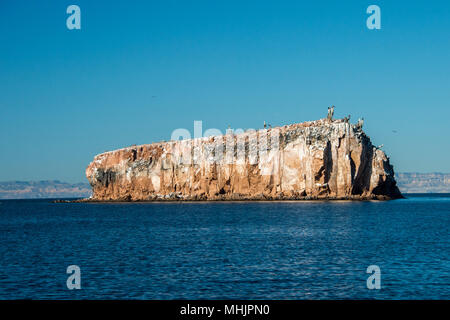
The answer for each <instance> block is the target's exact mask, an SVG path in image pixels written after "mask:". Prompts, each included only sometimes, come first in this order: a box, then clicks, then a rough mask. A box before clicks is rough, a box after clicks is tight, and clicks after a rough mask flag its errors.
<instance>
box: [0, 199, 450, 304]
mask: <svg viewBox="0 0 450 320" xmlns="http://www.w3.org/2000/svg"><path fill="white" fill-rule="evenodd" d="M449 226H450V195H448V194H447V195H409V196H408V198H407V199H402V200H395V201H387V202H350V201H348V202H346V201H330V202H326V201H320V202H214V203H200V202H197V203H122V204H120V203H109V204H105V203H103V204H102V203H90V204H86V203H85V204H83V203H68V204H67V203H51V202H50V201H49V200H17V201H15V200H0V299H450V235H449V234H450V232H449V231H450V230H449V229H450V228H449ZM69 265H77V266H79V267H80V270H81V289H80V290H69V289H67V286H66V280H67V278H68V276H69V275H68V274H67V273H66V268H67V267H68V266H69ZM369 265H377V266H379V268H380V270H381V289H380V290H376V289H374V290H369V289H368V288H367V285H366V280H367V278H368V277H369V276H370V274H368V273H366V269H367V267H368V266H369Z"/></svg>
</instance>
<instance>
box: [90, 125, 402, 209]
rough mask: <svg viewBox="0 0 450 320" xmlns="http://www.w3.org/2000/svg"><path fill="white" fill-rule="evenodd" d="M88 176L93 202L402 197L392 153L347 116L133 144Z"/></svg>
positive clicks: (107, 156)
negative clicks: (390, 159) (372, 140)
mask: <svg viewBox="0 0 450 320" xmlns="http://www.w3.org/2000/svg"><path fill="white" fill-rule="evenodd" d="M273 137H276V138H277V139H274V138H273ZM271 138H273V140H271ZM264 139H267V141H268V144H267V145H268V147H267V148H265V147H261V145H263V146H265V145H264V144H261V141H263V140H264ZM276 140H278V142H277V143H271V142H272V141H276ZM233 142H234V144H233ZM258 142H259V144H258ZM227 147H228V148H227ZM255 149H258V150H262V151H259V152H256V150H255ZM219 154H223V156H222V157H218V158H217V156H218V155H219ZM255 154H256V156H255ZM214 157H216V158H215V159H217V160H216V161H213V160H212V159H213V158H214ZM86 176H87V178H88V180H89V182H90V184H91V186H92V189H93V196H92V198H91V199H90V200H93V201H110V200H113V201H114V200H115V201H140V200H295V199H395V198H400V197H402V195H401V193H400V191H399V189H398V188H397V186H396V182H395V179H394V170H393V167H392V166H391V165H390V164H389V158H388V157H387V156H386V155H385V153H384V152H383V151H382V150H381V149H378V148H376V147H374V146H373V145H372V143H371V142H370V139H369V137H368V136H366V135H365V134H364V132H363V131H362V129H361V126H359V125H353V124H350V123H349V122H348V121H347V119H341V120H330V119H321V120H317V121H312V122H305V123H300V124H292V125H287V126H284V127H278V128H272V129H264V130H259V131H257V132H253V133H252V132H245V133H241V134H232V133H229V134H227V135H224V136H215V137H207V138H198V139H192V140H183V141H170V142H161V143H153V144H147V145H141V146H133V147H128V148H124V149H119V150H115V151H111V152H106V153H102V154H100V155H97V156H96V157H95V158H94V161H93V162H92V163H91V164H90V165H89V166H88V168H87V169H86Z"/></svg>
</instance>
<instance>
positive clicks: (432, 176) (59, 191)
mask: <svg viewBox="0 0 450 320" xmlns="http://www.w3.org/2000/svg"><path fill="white" fill-rule="evenodd" d="M396 180H397V184H398V186H399V188H400V191H401V192H402V193H450V173H417V172H403V173H398V174H397V175H396ZM91 194H92V191H91V186H90V185H89V183H67V182H61V181H58V180H46V181H6V182H0V199H43V198H87V197H90V196H91Z"/></svg>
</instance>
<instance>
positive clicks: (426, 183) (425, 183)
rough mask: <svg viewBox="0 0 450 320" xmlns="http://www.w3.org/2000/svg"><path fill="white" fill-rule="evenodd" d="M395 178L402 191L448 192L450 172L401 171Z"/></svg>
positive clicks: (449, 190) (449, 188)
mask: <svg viewBox="0 0 450 320" xmlns="http://www.w3.org/2000/svg"><path fill="white" fill-rule="evenodd" d="M395 178H396V180H397V185H398V187H399V188H400V191H401V192H402V193H450V173H439V172H435V173H417V172H403V173H398V174H397V175H396V177H395Z"/></svg>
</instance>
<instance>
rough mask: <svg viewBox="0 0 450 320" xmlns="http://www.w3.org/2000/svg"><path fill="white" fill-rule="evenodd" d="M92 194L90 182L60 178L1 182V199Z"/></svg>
mask: <svg viewBox="0 0 450 320" xmlns="http://www.w3.org/2000/svg"><path fill="white" fill-rule="evenodd" d="M91 194H92V192H91V186H90V185H89V183H67V182H61V181H58V180H46V181H6V182H0V199H42V198H86V197H89V196H90V195H91Z"/></svg>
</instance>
